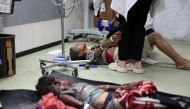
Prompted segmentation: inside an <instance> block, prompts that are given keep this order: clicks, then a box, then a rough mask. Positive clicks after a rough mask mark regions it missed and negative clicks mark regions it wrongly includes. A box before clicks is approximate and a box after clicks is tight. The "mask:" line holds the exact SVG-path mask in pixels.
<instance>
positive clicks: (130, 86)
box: [97, 83, 137, 91]
mask: <svg viewBox="0 0 190 109" xmlns="http://www.w3.org/2000/svg"><path fill="white" fill-rule="evenodd" d="M97 87H98V88H100V89H103V90H105V91H115V90H116V89H117V88H120V89H125V88H128V89H136V88H137V87H136V86H134V85H133V84H131V83H128V84H123V85H98V86H97Z"/></svg>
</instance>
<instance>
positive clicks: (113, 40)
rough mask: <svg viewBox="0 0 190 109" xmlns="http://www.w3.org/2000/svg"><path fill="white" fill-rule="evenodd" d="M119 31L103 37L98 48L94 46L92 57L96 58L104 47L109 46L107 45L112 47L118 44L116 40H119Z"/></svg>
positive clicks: (120, 33)
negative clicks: (105, 37) (109, 36)
mask: <svg viewBox="0 0 190 109" xmlns="http://www.w3.org/2000/svg"><path fill="white" fill-rule="evenodd" d="M121 35H122V32H121V31H117V32H115V33H114V34H113V35H112V36H111V38H107V39H105V40H104V41H103V42H102V43H101V44H100V47H99V48H96V49H95V50H94V57H95V58H97V57H99V56H101V53H102V51H103V50H104V49H106V48H109V47H114V46H117V45H118V41H119V40H121Z"/></svg>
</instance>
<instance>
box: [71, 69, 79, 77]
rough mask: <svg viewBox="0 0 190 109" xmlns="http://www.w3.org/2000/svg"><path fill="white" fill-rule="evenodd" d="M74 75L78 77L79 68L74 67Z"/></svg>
mask: <svg viewBox="0 0 190 109" xmlns="http://www.w3.org/2000/svg"><path fill="white" fill-rule="evenodd" d="M72 76H75V77H77V76H78V69H77V68H76V69H74V71H73V72H72Z"/></svg>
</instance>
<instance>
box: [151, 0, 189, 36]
mask: <svg viewBox="0 0 190 109" xmlns="http://www.w3.org/2000/svg"><path fill="white" fill-rule="evenodd" d="M189 19H190V0H157V1H156V3H155V5H154V21H153V25H154V29H155V30H156V31H158V32H160V33H161V34H162V35H163V36H164V37H165V38H168V39H180V40H186V39H190V20H189Z"/></svg>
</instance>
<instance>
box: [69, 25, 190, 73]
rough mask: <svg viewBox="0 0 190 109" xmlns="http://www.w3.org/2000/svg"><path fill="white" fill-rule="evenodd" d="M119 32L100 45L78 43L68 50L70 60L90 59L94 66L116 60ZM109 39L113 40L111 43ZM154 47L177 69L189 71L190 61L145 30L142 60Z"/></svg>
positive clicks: (156, 34) (163, 40) (149, 30)
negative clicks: (88, 45)
mask: <svg viewBox="0 0 190 109" xmlns="http://www.w3.org/2000/svg"><path fill="white" fill-rule="evenodd" d="M121 34H122V33H121V32H115V33H113V35H112V36H111V37H112V38H108V39H106V40H105V41H103V42H102V43H101V44H100V45H98V46H95V47H92V48H88V47H87V46H86V44H85V43H78V44H77V45H75V46H73V47H71V48H70V57H71V60H86V59H90V60H92V62H93V63H94V64H97V65H99V64H101V65H102V64H103V65H107V64H109V63H112V62H114V61H115V60H117V59H118V47H117V41H118V40H119V39H120V38H119V37H121ZM110 39H114V41H111V40H110ZM154 46H156V47H157V48H158V49H159V50H160V51H162V52H163V53H164V54H166V55H167V56H168V57H170V58H171V59H172V60H173V61H174V62H175V65H176V68H177V69H184V70H187V69H190V61H189V60H187V59H185V58H183V57H182V56H180V55H179V54H178V53H177V52H176V51H175V50H174V49H173V48H172V46H171V45H170V44H169V43H168V42H167V41H166V40H165V39H164V38H163V37H162V36H161V34H159V33H158V32H154V30H153V29H148V30H147V36H146V37H145V41H144V48H143V54H142V56H143V58H147V57H151V56H152V54H153V48H154ZM131 65H132V63H131Z"/></svg>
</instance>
